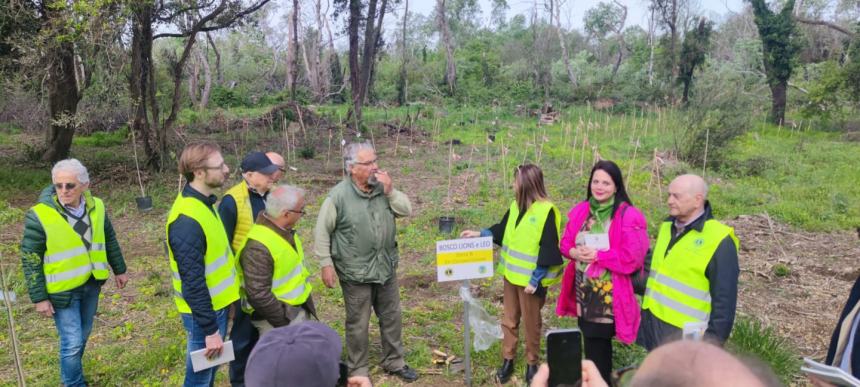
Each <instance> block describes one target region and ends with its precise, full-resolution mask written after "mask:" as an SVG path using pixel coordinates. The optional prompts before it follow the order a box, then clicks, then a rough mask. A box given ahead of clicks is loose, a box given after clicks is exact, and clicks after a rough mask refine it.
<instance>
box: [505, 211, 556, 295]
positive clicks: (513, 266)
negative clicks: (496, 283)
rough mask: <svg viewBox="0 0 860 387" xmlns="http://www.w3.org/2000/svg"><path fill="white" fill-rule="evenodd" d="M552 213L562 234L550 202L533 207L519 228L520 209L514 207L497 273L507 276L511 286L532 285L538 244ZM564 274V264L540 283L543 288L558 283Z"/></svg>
mask: <svg viewBox="0 0 860 387" xmlns="http://www.w3.org/2000/svg"><path fill="white" fill-rule="evenodd" d="M550 211H553V214H554V215H555V227H556V231H559V230H560V229H561V228H560V226H561V217H560V215H559V212H558V208H556V207H555V205H554V204H552V203H550V202H548V201H539V202H535V203H532V205H531V207H529V209H528V210H527V211H526V213H525V215H523V218H522V220H520V224H518V225H517V224H516V221H517V218H518V217H519V207H517V202H516V201H513V202H512V203H511V208H510V210H509V213H508V222H507V224H505V235H504V240H503V241H502V249H501V251H500V253H499V264H498V266H497V269H496V271H498V272H499V273H500V274H502V275H504V277H505V278H506V279H507V280H508V282H510V283H512V284H514V285H518V286H527V285H528V284H529V280H530V279H531V276H532V272H533V271H534V270H535V269H536V268H537V260H538V253H539V251H540V244H539V243H540V239H541V236H542V235H543V228H544V225H546V218H547V216H549V212H550ZM563 270H564V264H562V265H556V266H550V267H549V270H548V271H547V273H546V276H545V277H544V278H543V280H541V285H543V286H550V285H552V284H555V283H557V282H558V281H559V280H561V273H562V272H563Z"/></svg>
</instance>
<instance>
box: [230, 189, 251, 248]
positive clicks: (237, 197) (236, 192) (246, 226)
mask: <svg viewBox="0 0 860 387" xmlns="http://www.w3.org/2000/svg"><path fill="white" fill-rule="evenodd" d="M227 195H230V196H232V197H233V201H235V202H236V228H235V229H233V240H232V241H230V246H232V247H233V251H234V252H237V251H239V249H240V248H241V247H242V246H243V245H244V244H245V238H247V237H248V231H250V230H251V226H253V225H254V214H253V212H254V210H253V208H251V196H250V195H248V183H247V182H245V179H242V182H240V183H239V184H236V185H234V186H233V187H230V189H229V190H227V192H225V193H224V196H227ZM237 256H238V255H237Z"/></svg>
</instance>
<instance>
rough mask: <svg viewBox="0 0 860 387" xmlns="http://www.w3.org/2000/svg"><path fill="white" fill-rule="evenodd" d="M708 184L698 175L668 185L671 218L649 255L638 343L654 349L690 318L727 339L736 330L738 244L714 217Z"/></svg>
mask: <svg viewBox="0 0 860 387" xmlns="http://www.w3.org/2000/svg"><path fill="white" fill-rule="evenodd" d="M707 197H708V186H707V184H706V183H705V181H704V180H703V179H702V178H701V177H699V176H696V175H682V176H679V177H677V178H676V179H675V180H673V181H672V183H671V184H670V185H669V199H668V206H669V215H670V216H669V218H667V219H666V220H665V221H664V222H663V224H662V225H661V227H660V233H659V235H658V236H657V241H656V243H655V244H654V250H653V252H652V253H651V254H649V255H648V256H647V257H646V262H645V267H646V268H649V272H650V274H649V277H648V282H647V285H646V289H645V297H644V298H643V302H642V322H641V324H640V326H639V335H638V337H637V340H636V341H637V343H639V344H640V345H642V346H644V347H645V348H646V349H648V350H649V351H650V350H652V349H654V348H656V347H657V346H659V345H661V344H663V343H664V342H665V341H666V340H667V339H668V338H670V337H672V336H681V332H682V330H683V329H684V327H685V326H691V323H707V329H706V330H705V335H707V336H709V337H710V338H712V339H716V341H717V342H719V343H724V342H725V341H726V340H727V339H728V338H729V334H731V332H732V326H733V325H734V321H735V308H736V306H737V296H738V274H739V273H740V268H739V266H738V246H739V242H738V239H737V237H735V234H734V230H733V229H732V228H731V227H728V226H725V225H723V224H721V223H719V222H717V221H716V220H714V217H713V215H712V214H711V206H710V203H709V202H708V200H707Z"/></svg>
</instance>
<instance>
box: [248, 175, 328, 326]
mask: <svg viewBox="0 0 860 387" xmlns="http://www.w3.org/2000/svg"><path fill="white" fill-rule="evenodd" d="M304 207H305V191H304V190H302V189H300V188H297V187H293V186H289V185H280V186H277V187H275V188H274V189H273V190H272V191H271V192H270V193H269V197H268V199H267V200H266V209H265V210H264V211H261V212H260V214H259V215H257V220H256V223H255V224H254V226H252V227H251V230H250V231H249V232H248V238H247V239H246V240H245V244H244V246H243V247H242V248H240V249H239V252H238V257H239V264H240V267H241V269H242V273H243V275H242V277H243V283H242V286H243V289H244V294H243V297H244V299H243V301H245V302H244V303H245V304H246V308H247V309H249V310H250V311H251V324H252V325H253V326H254V327H255V328H257V331H258V332H259V335H260V336H263V334H265V333H266V332H268V331H270V330H272V329H273V328H276V327H282V326H286V325H290V324H294V323H299V322H302V321H305V320H308V319H309V318H311V317H313V318H316V310H315V309H314V304H313V299H312V298H311V284H310V283H308V281H307V279H308V270H307V269H306V268H305V266H304V259H305V257H304V250H303V249H302V241H301V239H300V238H299V236H298V235H297V234H296V230H295V226H296V223H298V221H299V219H301V217H302V215H304V213H305V210H304Z"/></svg>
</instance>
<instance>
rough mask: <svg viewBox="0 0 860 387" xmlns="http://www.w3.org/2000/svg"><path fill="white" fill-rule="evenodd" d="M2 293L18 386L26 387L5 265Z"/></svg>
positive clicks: (0, 259)
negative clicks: (7, 286)
mask: <svg viewBox="0 0 860 387" xmlns="http://www.w3.org/2000/svg"><path fill="white" fill-rule="evenodd" d="M0 262H3V256H2V255H0ZM0 291H2V292H3V303H4V304H5V305H6V310H7V311H8V312H9V335H10V336H9V337H10V339H11V341H12V352H14V354H15V356H14V359H15V371H16V372H17V374H18V386H21V387H23V386H25V385H26V383H25V381H24V363H22V362H21V353H20V352H19V351H18V335H17V334H16V333H15V317H14V316H12V302H11V301H9V290H8V288H6V272H5V271H3V264H2V263H0Z"/></svg>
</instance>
